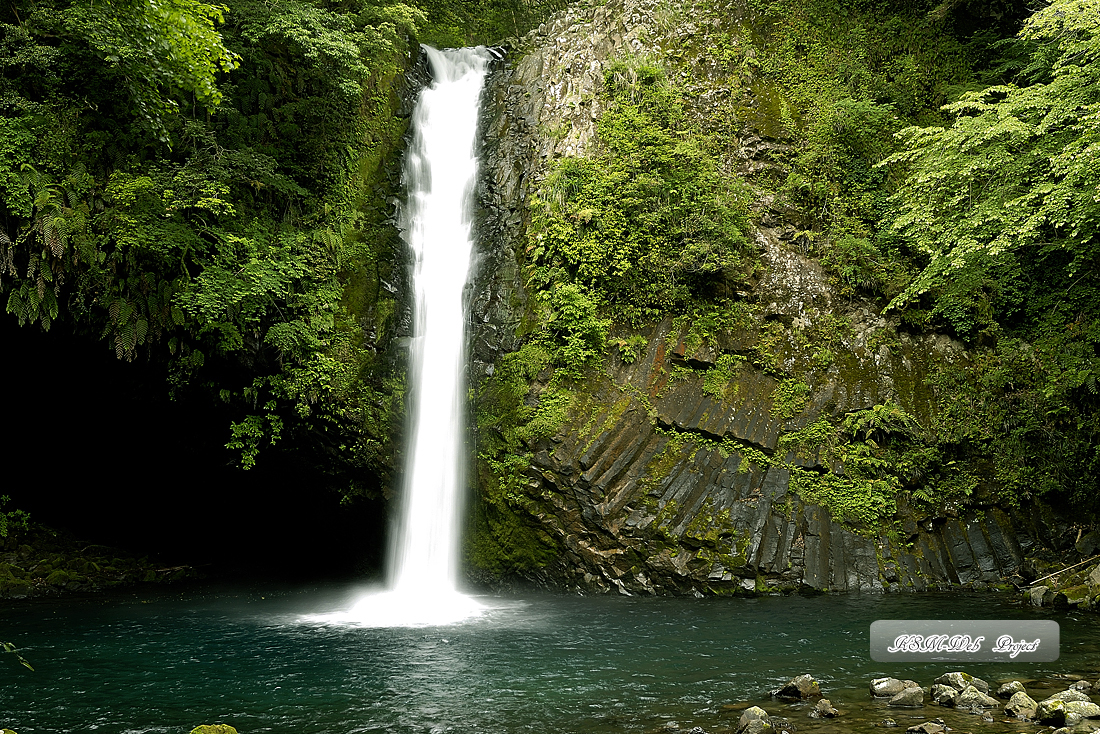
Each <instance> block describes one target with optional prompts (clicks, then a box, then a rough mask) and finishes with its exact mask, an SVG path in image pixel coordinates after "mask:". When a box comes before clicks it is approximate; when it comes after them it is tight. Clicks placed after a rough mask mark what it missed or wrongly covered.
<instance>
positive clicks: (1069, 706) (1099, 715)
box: [1065, 701, 1100, 719]
mask: <svg viewBox="0 0 1100 734" xmlns="http://www.w3.org/2000/svg"><path fill="white" fill-rule="evenodd" d="M1065 704H1066V714H1067V715H1068V714H1077V715H1079V716H1080V717H1081V718H1082V719H1100V706H1097V705H1096V704H1095V703H1093V702H1092V701H1066V702H1065Z"/></svg>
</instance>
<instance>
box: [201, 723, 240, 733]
mask: <svg viewBox="0 0 1100 734" xmlns="http://www.w3.org/2000/svg"><path fill="white" fill-rule="evenodd" d="M191 734H237V730H236V729H234V728H233V727H232V726H230V725H229V724H201V725H199V726H196V727H195V728H194V729H192V730H191Z"/></svg>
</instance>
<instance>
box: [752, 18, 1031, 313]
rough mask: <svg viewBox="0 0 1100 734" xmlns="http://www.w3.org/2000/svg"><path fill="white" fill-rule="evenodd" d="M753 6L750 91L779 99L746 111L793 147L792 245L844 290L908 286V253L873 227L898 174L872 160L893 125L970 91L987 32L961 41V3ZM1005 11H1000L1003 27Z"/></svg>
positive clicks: (933, 116)
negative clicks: (799, 228) (797, 221)
mask: <svg viewBox="0 0 1100 734" xmlns="http://www.w3.org/2000/svg"><path fill="white" fill-rule="evenodd" d="M753 5H754V6H755V10H756V15H755V16H754V17H752V18H751V19H750V21H749V22H750V23H751V26H752V29H753V31H752V32H753V33H754V34H755V35H754V36H753V39H752V41H753V44H754V45H756V46H758V47H759V51H758V52H755V53H754V54H753V55H752V56H751V57H745V58H748V60H749V61H751V62H752V65H751V66H750V75H751V76H754V77H758V79H756V81H754V89H756V90H757V95H756V96H757V97H758V98H760V97H763V96H764V95H763V94H762V93H763V92H765V91H766V92H767V98H768V99H771V98H775V99H776V100H777V102H776V103H775V104H773V105H771V106H764V105H760V106H758V107H757V109H756V110H755V111H753V112H752V114H753V115H759V114H761V113H762V112H763V113H766V114H765V117H766V119H765V120H763V121H761V124H763V125H764V126H765V127H767V126H768V125H770V126H771V127H772V128H774V132H773V133H771V134H774V135H775V136H777V137H783V138H786V139H789V140H792V141H793V142H794V144H795V149H794V152H793V153H792V155H791V158H790V160H789V161H783V162H784V163H785V164H788V165H789V172H788V173H787V174H786V175H785V176H781V177H780V179H779V180H778V181H777V182H776V183H777V189H778V191H779V193H780V194H781V196H782V197H783V198H784V199H786V200H787V201H788V202H789V203H790V204H791V205H792V206H793V207H795V208H796V209H798V210H799V211H800V212H802V213H804V216H805V220H806V221H805V223H804V224H803V229H804V230H805V231H804V232H803V233H802V234H801V242H802V247H803V249H804V251H806V252H807V253H810V252H812V253H813V254H816V255H818V256H820V257H821V260H822V263H823V264H824V265H825V266H826V267H827V268H828V269H829V271H830V272H831V274H832V275H833V278H834V285H835V286H836V287H837V289H838V290H839V291H840V292H841V293H842V294H844V295H849V296H852V295H857V294H859V295H867V296H886V297H887V298H890V297H893V296H895V295H897V294H898V293H899V292H900V291H901V290H902V289H903V288H904V287H905V286H906V284H907V282H908V279H909V275H910V271H911V269H912V263H911V257H912V256H911V253H909V252H908V251H907V250H905V249H904V248H900V247H899V245H898V243H897V242H896V237H894V236H893V235H892V234H891V233H889V232H883V231H882V229H881V223H882V222H883V220H884V219H885V218H886V217H887V215H888V213H889V210H890V203H889V201H888V198H889V195H890V193H891V191H892V190H894V189H895V187H896V186H897V185H898V178H899V177H898V176H897V175H896V174H894V173H893V172H892V171H891V170H890V169H884V168H882V167H880V166H879V165H878V164H879V163H881V162H882V161H883V160H884V159H886V158H887V157H889V156H890V155H891V154H892V153H894V152H895V151H896V150H897V147H898V145H897V143H896V142H895V141H894V140H893V137H892V136H893V134H894V133H895V132H897V131H898V130H900V129H901V128H902V127H904V126H905V125H906V124H907V123H908V124H914V123H918V124H927V123H929V122H933V121H936V120H938V119H939V113H938V108H939V107H940V106H941V105H942V104H944V103H945V102H947V101H949V99H950V98H951V97H952V96H953V95H955V94H957V90H959V89H965V88H972V87H973V85H974V84H975V80H976V77H977V75H978V74H980V73H981V68H982V65H983V64H985V63H988V59H987V56H988V51H987V45H988V42H989V40H992V39H995V38H996V31H992V30H991V29H989V28H986V29H981V30H980V31H979V32H977V33H975V34H974V35H973V36H970V37H968V36H967V35H966V34H965V31H962V29H963V28H965V26H966V24H965V23H964V22H963V21H962V19H961V18H962V17H966V16H967V14H968V9H967V8H966V7H965V6H966V3H952V4H944V5H940V6H938V7H937V6H935V4H934V3H931V2H915V3H907V4H904V5H901V4H898V3H893V2H887V1H879V2H861V3H857V4H854V5H853V4H845V5H837V4H836V3H830V2H824V1H823V0H758V1H757V2H754V3H753ZM976 12H984V11H976ZM953 14H955V15H958V16H960V17H959V18H952V15H953ZM1012 15H1013V13H1012V12H1005V11H1002V12H1000V13H999V14H998V17H999V18H1000V19H1001V21H1000V22H1002V23H1005V24H1008V23H1010V22H1011V16H1012ZM985 22H986V23H988V24H989V25H993V24H994V23H995V22H996V21H995V20H994V18H993V17H992V16H988V15H987V16H986V21H985ZM764 29H766V31H765V30H764ZM754 51H755V50H754ZM773 107H774V108H775V109H774V110H773V109H772V108H773ZM784 111H785V112H784Z"/></svg>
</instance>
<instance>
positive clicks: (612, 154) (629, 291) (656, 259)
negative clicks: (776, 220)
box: [527, 60, 755, 321]
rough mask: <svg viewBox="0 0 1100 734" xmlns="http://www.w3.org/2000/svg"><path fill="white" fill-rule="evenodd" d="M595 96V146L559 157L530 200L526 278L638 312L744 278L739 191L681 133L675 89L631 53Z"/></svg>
mask: <svg viewBox="0 0 1100 734" xmlns="http://www.w3.org/2000/svg"><path fill="white" fill-rule="evenodd" d="M604 94H605V97H606V100H607V108H606V111H605V112H604V113H603V115H602V117H601V118H600V122H599V126H598V134H599V142H600V152H599V154H598V155H596V156H594V157H593V158H590V159H589V158H564V159H562V160H561V161H560V162H559V163H558V164H557V166H556V168H555V169H554V170H553V172H552V173H551V174H550V176H548V177H547V180H546V182H545V185H544V186H543V188H542V189H541V190H540V192H539V194H538V197H537V198H536V199H535V200H534V201H533V202H532V205H533V220H532V225H531V229H530V236H531V237H532V242H531V245H530V246H529V247H528V252H527V256H528V262H529V270H528V273H529V287H534V288H538V289H543V290H549V289H551V288H552V284H554V283H561V282H569V283H576V284H578V285H580V286H582V287H584V288H585V289H587V290H588V291H590V292H591V294H592V295H593V297H594V298H596V299H597V300H598V302H599V303H601V304H607V305H609V306H612V307H614V308H615V311H616V313H618V314H621V315H622V317H625V318H626V319H629V320H633V321H639V320H644V319H647V318H650V317H653V316H655V315H657V314H660V313H662V312H665V311H668V310H676V309H679V308H682V307H684V306H685V305H686V304H688V303H689V302H690V301H691V300H692V299H695V298H705V297H710V296H713V295H714V293H715V292H716V291H717V290H719V289H721V288H723V287H725V286H726V285H727V284H728V283H729V282H737V281H738V280H740V279H742V278H748V277H751V275H752V272H753V270H754V269H755V264H754V260H753V254H752V251H751V249H749V248H748V247H747V246H746V242H745V237H744V234H743V230H744V227H745V226H746V199H745V192H744V191H743V190H742V189H741V188H740V187H739V186H738V182H737V180H736V179H730V178H726V177H723V176H720V175H718V173H717V169H716V165H717V164H716V159H715V158H714V156H713V154H712V153H711V152H709V151H708V143H707V141H706V140H704V139H701V138H700V137H698V136H697V135H694V134H692V133H691V132H690V125H689V122H688V120H687V118H686V117H685V112H684V109H683V104H682V102H681V99H680V95H681V94H682V92H681V91H680V90H679V89H677V88H676V87H675V86H674V85H673V84H672V83H670V82H669V80H668V78H667V77H666V75H665V73H664V71H663V70H662V69H660V68H659V67H657V66H656V65H654V64H653V63H651V62H648V61H642V60H630V61H622V62H618V63H615V64H613V65H612V66H611V67H610V68H609V69H608V70H607V72H606V75H605V91H604Z"/></svg>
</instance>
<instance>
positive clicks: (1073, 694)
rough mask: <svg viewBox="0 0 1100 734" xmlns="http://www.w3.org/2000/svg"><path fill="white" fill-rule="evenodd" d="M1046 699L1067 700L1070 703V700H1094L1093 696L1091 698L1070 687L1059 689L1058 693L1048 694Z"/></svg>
mask: <svg viewBox="0 0 1100 734" xmlns="http://www.w3.org/2000/svg"><path fill="white" fill-rule="evenodd" d="M1046 700H1047V701H1053V700H1058V701H1065V702H1066V703H1069V702H1070V701H1092V699H1091V698H1089V697H1088V696H1087V695H1085V694H1084V693H1081V692H1080V691H1078V690H1077V689H1075V688H1068V689H1066V690H1064V691H1058V693H1055V694H1053V695H1051V696H1047V698H1046Z"/></svg>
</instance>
